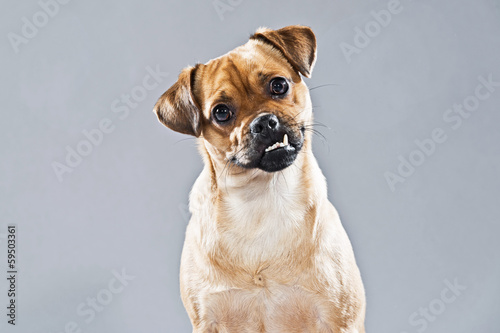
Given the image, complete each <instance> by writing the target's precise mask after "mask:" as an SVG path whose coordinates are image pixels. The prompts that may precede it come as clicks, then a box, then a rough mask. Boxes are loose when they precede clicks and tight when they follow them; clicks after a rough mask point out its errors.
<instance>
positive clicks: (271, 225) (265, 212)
mask: <svg viewBox="0 0 500 333" xmlns="http://www.w3.org/2000/svg"><path fill="white" fill-rule="evenodd" d="M303 201H304V195H303V193H300V192H295V193H293V192H290V191H289V190H288V189H287V188H284V185H283V184H280V183H278V184H275V185H274V186H272V187H269V188H263V189H262V188H252V187H249V188H247V189H242V190H241V191H239V192H238V193H237V195H232V196H228V197H226V198H225V199H224V201H222V202H221V210H220V212H221V216H220V220H219V221H218V222H219V225H220V228H219V231H220V240H221V242H223V243H224V247H226V248H230V249H232V251H233V253H239V254H240V255H242V256H244V257H245V258H246V261H247V262H248V263H255V262H256V261H266V260H269V259H272V258H273V257H278V256H279V255H281V254H284V253H287V252H289V251H294V249H295V248H296V246H297V245H298V243H300V242H301V239H302V238H304V236H305V235H304V232H303V229H304V228H303V227H304V223H305V221H304V219H305V213H306V209H305V206H306V205H304V202H303Z"/></svg>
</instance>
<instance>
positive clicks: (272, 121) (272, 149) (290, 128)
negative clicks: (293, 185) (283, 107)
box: [238, 114, 304, 172]
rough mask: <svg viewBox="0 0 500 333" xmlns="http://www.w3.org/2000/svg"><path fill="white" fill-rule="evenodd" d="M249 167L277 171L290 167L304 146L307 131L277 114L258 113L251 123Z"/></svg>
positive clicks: (248, 150)
mask: <svg viewBox="0 0 500 333" xmlns="http://www.w3.org/2000/svg"><path fill="white" fill-rule="evenodd" d="M249 127H250V131H249V134H248V135H249V140H248V144H247V152H246V154H245V160H247V161H249V162H248V163H245V164H241V163H238V164H239V165H240V166H242V167H245V168H259V169H261V170H264V171H267V172H276V171H280V170H283V169H285V168H286V167H288V166H290V165H291V164H292V163H293V162H294V161H295V159H296V158H297V155H298V153H299V151H300V149H301V148H302V145H303V142H304V135H303V131H301V130H300V129H299V128H296V127H298V125H297V124H289V123H287V122H285V121H284V120H282V119H279V118H278V117H277V116H276V115H274V114H265V115H261V116H258V117H257V118H255V119H254V120H253V121H252V122H251V123H250V126H249Z"/></svg>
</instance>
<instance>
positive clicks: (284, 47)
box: [250, 25, 316, 77]
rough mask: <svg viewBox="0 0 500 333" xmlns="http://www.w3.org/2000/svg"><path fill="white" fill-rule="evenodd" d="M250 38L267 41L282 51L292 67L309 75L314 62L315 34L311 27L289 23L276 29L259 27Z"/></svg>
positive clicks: (306, 75)
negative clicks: (289, 24)
mask: <svg viewBox="0 0 500 333" xmlns="http://www.w3.org/2000/svg"><path fill="white" fill-rule="evenodd" d="M250 39H256V40H261V41H263V42H266V43H269V44H271V45H272V46H274V47H275V48H277V49H278V50H280V51H281V53H283V55H284V56H285V58H286V59H287V60H288V62H289V63H290V64H291V65H292V67H293V68H294V69H295V70H296V71H298V72H300V73H301V74H302V75H304V76H305V77H311V73H312V70H313V67H314V63H315V62H316V36H314V33H313V32H312V30H311V28H309V27H305V26H301V25H291V26H288V27H284V28H281V29H278V30H271V29H267V28H259V29H258V30H257V32H256V33H255V34H254V35H253V36H251V37H250Z"/></svg>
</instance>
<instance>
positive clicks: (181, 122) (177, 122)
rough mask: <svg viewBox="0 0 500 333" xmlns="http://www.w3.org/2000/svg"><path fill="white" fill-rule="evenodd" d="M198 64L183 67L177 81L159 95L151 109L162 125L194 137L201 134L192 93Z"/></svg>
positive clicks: (197, 111)
mask: <svg viewBox="0 0 500 333" xmlns="http://www.w3.org/2000/svg"><path fill="white" fill-rule="evenodd" d="M198 66H199V65H196V66H194V67H187V68H185V69H183V70H182V72H181V73H180V74H179V78H178V80H177V82H176V83H174V85H173V86H172V87H170V88H169V89H168V90H167V91H166V92H165V93H164V94H163V95H161V97H160V98H159V99H158V102H156V105H155V107H154V109H153V112H154V113H156V116H157V117H158V120H159V121H160V122H161V123H162V124H163V125H165V126H167V127H168V128H170V129H172V130H174V131H176V132H180V133H184V134H189V135H194V136H196V137H198V136H200V134H201V111H200V108H199V105H198V103H197V102H196V99H195V97H194V95H193V87H194V80H195V76H196V70H197V69H198Z"/></svg>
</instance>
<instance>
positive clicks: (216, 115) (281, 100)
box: [154, 26, 316, 172]
mask: <svg viewBox="0 0 500 333" xmlns="http://www.w3.org/2000/svg"><path fill="white" fill-rule="evenodd" d="M315 60H316V38H315V36H314V33H313V32H312V30H311V29H310V28H308V27H304V26H289V27H285V28H282V29H279V30H270V29H265V28H261V29H259V30H257V32H256V33H255V34H254V35H253V36H251V37H250V40H249V41H248V42H247V43H246V44H245V45H242V46H240V47H238V48H236V49H234V50H233V51H231V52H229V53H227V54H225V55H224V56H221V57H219V58H216V59H213V60H211V61H209V62H208V63H206V64H197V65H196V66H194V67H188V68H185V69H184V70H183V71H182V72H181V74H180V75H179V79H178V81H177V82H176V83H175V84H174V85H173V86H172V87H170V89H168V90H167V91H166V92H165V93H164V94H163V95H162V96H161V97H160V99H159V100H158V102H157V103H156V105H155V108H154V112H155V113H156V114H157V116H158V119H159V120H160V121H161V122H162V123H163V124H164V125H165V126H167V127H169V128H171V129H172V130H174V131H177V132H181V133H185V134H190V135H193V136H196V137H202V138H203V139H204V140H205V146H206V148H207V151H208V152H209V154H210V156H211V158H214V159H216V160H218V161H219V162H222V163H234V164H236V165H238V166H240V167H242V168H246V169H253V168H259V169H261V170H264V171H267V172H274V171H279V170H282V169H284V168H286V167H288V166H290V165H291V164H292V163H293V162H294V161H295V159H296V157H297V155H298V153H299V152H300V150H301V149H302V147H303V145H304V139H305V137H306V127H307V125H308V123H309V122H310V121H311V119H312V107H311V102H310V97H309V91H308V89H307V87H306V85H305V84H304V82H303V81H302V78H301V75H300V74H302V75H303V76H305V77H309V76H310V75H311V72H312V69H313V66H314V62H315Z"/></svg>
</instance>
